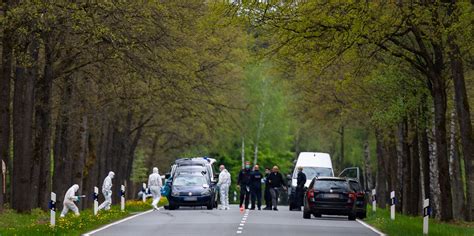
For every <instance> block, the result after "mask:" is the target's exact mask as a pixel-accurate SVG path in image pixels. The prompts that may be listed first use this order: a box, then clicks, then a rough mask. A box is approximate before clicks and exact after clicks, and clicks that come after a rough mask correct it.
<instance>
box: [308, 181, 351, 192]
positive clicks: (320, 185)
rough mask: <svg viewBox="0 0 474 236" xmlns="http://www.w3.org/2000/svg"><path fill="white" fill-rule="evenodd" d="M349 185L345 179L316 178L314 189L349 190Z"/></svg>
mask: <svg viewBox="0 0 474 236" xmlns="http://www.w3.org/2000/svg"><path fill="white" fill-rule="evenodd" d="M348 188H349V186H348V185H347V182H346V181H345V180H332V179H331V180H326V179H321V180H316V182H315V183H314V190H317V191H329V190H331V189H332V190H341V191H347V189H348Z"/></svg>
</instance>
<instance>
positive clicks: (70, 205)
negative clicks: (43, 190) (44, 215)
mask: <svg viewBox="0 0 474 236" xmlns="http://www.w3.org/2000/svg"><path fill="white" fill-rule="evenodd" d="M78 190H79V185H77V184H74V185H73V186H72V187H70V188H69V189H68V190H67V192H66V194H65V195H64V203H63V211H62V212H61V216H60V217H65V216H66V214H67V212H68V211H69V210H71V211H73V212H74V214H75V215H76V216H79V215H80V214H79V208H77V206H76V204H74V202H78V201H79V199H80V198H79V197H78V196H76V192H77V191H78Z"/></svg>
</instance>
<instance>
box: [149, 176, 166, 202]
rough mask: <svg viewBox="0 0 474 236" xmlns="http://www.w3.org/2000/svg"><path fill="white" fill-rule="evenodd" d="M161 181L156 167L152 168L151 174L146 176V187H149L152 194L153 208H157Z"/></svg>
mask: <svg viewBox="0 0 474 236" xmlns="http://www.w3.org/2000/svg"><path fill="white" fill-rule="evenodd" d="M162 186H163V182H162V181H161V176H160V174H159V173H158V168H156V167H155V168H153V174H151V175H150V176H149V177H148V188H150V192H151V195H153V202H152V203H151V205H152V206H153V208H155V209H158V202H159V201H160V198H161V187H162Z"/></svg>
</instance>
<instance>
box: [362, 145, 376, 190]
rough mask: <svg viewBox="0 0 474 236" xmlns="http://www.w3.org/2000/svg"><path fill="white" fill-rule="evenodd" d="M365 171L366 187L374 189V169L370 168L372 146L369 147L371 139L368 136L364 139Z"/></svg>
mask: <svg viewBox="0 0 474 236" xmlns="http://www.w3.org/2000/svg"><path fill="white" fill-rule="evenodd" d="M364 169H365V171H364V173H365V181H366V185H365V186H366V187H367V188H368V189H373V188H374V185H373V182H372V170H371V168H370V147H369V140H368V137H367V138H366V140H365V141H364Z"/></svg>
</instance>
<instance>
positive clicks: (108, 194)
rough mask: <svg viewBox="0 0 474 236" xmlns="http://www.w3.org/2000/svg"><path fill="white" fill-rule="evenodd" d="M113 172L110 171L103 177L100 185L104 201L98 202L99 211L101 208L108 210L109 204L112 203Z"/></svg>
mask: <svg viewBox="0 0 474 236" xmlns="http://www.w3.org/2000/svg"><path fill="white" fill-rule="evenodd" d="M114 176H115V173H114V172H112V171H110V172H109V175H107V177H105V179H104V184H103V185H102V194H103V195H104V198H105V201H104V202H103V203H102V204H100V206H99V211H100V210H102V209H105V210H110V205H112V179H113V178H114Z"/></svg>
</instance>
